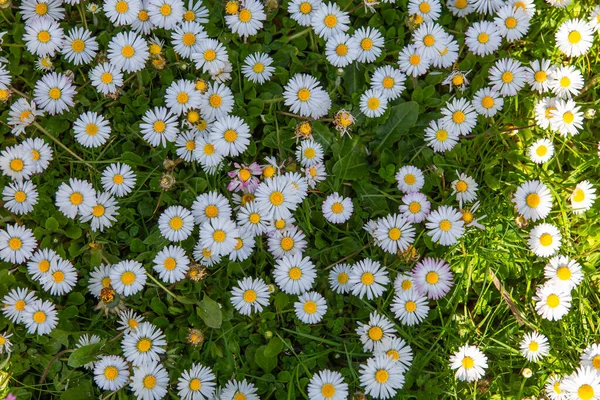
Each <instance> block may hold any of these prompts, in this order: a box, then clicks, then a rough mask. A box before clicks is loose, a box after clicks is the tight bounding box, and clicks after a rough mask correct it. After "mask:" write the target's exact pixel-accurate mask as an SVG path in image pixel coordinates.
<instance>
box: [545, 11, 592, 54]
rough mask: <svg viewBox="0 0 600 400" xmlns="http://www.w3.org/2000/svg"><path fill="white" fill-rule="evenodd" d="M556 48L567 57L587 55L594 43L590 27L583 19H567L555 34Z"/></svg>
mask: <svg viewBox="0 0 600 400" xmlns="http://www.w3.org/2000/svg"><path fill="white" fill-rule="evenodd" d="M554 37H555V39H556V47H558V49H559V50H560V51H561V52H563V53H564V54H566V55H567V56H569V57H578V56H582V55H584V54H585V53H587V52H588V51H589V50H590V48H591V47H592V43H593V41H594V30H593V28H592V25H590V24H589V23H588V22H587V21H585V20H583V19H578V18H574V19H569V20H566V21H565V22H563V23H562V24H561V25H560V26H559V27H558V29H557V30H556V34H555V36H554Z"/></svg>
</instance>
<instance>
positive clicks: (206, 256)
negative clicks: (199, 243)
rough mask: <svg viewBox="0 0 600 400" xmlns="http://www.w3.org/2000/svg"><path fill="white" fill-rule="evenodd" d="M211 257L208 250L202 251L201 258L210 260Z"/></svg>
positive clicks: (210, 252)
mask: <svg viewBox="0 0 600 400" xmlns="http://www.w3.org/2000/svg"><path fill="white" fill-rule="evenodd" d="M211 255H212V251H210V249H206V248H205V249H202V256H203V257H204V258H210V256H211Z"/></svg>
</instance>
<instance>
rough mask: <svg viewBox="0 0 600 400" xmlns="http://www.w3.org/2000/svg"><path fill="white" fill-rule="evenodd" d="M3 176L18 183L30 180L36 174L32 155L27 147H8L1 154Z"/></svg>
mask: <svg viewBox="0 0 600 400" xmlns="http://www.w3.org/2000/svg"><path fill="white" fill-rule="evenodd" d="M0 169H2V174H3V175H5V176H8V177H10V178H11V179H12V180H14V181H16V182H22V181H23V180H27V179H29V177H30V176H31V175H32V174H33V173H35V172H36V171H35V167H34V161H33V159H32V155H31V153H30V152H29V151H27V149H26V148H25V146H22V145H21V146H11V147H7V148H5V149H4V150H2V152H1V153H0Z"/></svg>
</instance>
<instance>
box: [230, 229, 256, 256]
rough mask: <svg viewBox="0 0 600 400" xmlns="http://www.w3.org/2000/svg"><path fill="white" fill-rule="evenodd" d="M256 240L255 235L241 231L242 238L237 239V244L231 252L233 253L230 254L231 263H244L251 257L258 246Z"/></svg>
mask: <svg viewBox="0 0 600 400" xmlns="http://www.w3.org/2000/svg"><path fill="white" fill-rule="evenodd" d="M254 238H255V236H254V235H252V234H250V233H248V232H242V231H240V236H238V237H236V238H235V240H236V241H237V243H236V245H235V247H234V248H233V250H231V253H229V259H230V260H231V261H244V260H246V259H247V258H248V257H250V255H251V254H252V252H253V251H254V247H255V246H256V241H255V240H254Z"/></svg>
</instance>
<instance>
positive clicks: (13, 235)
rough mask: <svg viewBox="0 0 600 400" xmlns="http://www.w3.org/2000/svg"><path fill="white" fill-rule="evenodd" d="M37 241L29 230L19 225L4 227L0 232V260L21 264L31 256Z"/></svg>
mask: <svg viewBox="0 0 600 400" xmlns="http://www.w3.org/2000/svg"><path fill="white" fill-rule="evenodd" d="M36 247H37V241H36V239H35V236H34V235H33V232H32V231H31V229H28V228H26V227H25V226H20V225H17V224H15V225H6V227H5V230H0V259H1V260H2V261H5V262H9V263H17V264H21V263H23V262H24V261H27V260H28V259H29V258H31V256H32V255H33V250H34V249H35V248H36Z"/></svg>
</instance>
